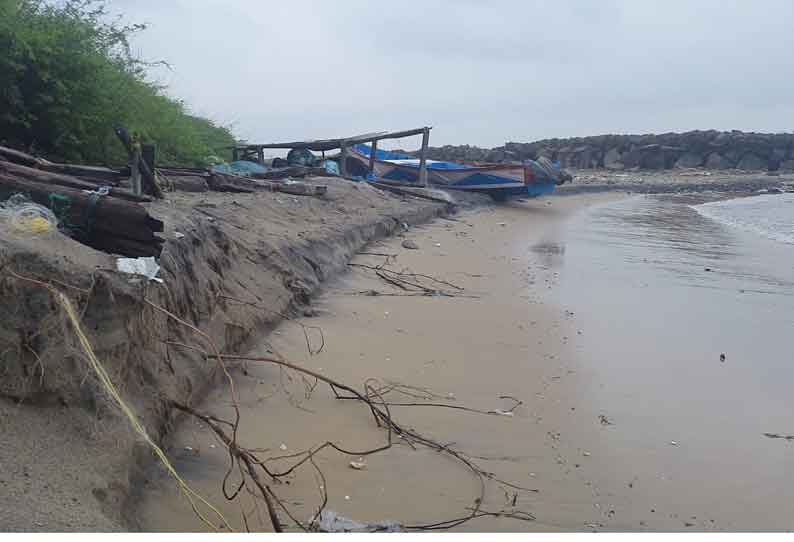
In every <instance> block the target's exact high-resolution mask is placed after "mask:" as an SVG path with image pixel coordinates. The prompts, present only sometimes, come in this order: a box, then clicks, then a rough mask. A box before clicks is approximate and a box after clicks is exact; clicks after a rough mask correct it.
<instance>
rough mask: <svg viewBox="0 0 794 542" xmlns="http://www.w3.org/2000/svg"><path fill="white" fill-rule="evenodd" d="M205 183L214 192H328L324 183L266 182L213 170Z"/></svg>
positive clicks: (304, 194)
mask: <svg viewBox="0 0 794 542" xmlns="http://www.w3.org/2000/svg"><path fill="white" fill-rule="evenodd" d="M207 184H208V185H209V187H210V190H214V191H216V192H241V193H251V192H255V191H258V190H268V191H271V192H283V193H285V194H292V195H294V196H322V195H323V194H325V193H326V192H328V187H327V186H325V185H312V184H307V183H301V182H291V183H286V182H267V181H262V180H256V179H251V178H249V177H243V176H241V175H234V174H230V173H220V172H213V173H212V174H211V175H210V177H209V179H208V180H207Z"/></svg>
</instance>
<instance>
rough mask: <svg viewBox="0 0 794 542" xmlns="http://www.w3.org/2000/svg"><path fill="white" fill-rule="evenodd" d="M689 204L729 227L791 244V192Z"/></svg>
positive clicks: (793, 216) (793, 199)
mask: <svg viewBox="0 0 794 542" xmlns="http://www.w3.org/2000/svg"><path fill="white" fill-rule="evenodd" d="M691 207H692V209H694V210H695V211H697V212H698V213H699V214H700V215H701V216H704V217H706V218H709V219H711V220H714V221H715V222H719V223H720V224H724V225H726V226H728V227H731V228H736V229H739V230H742V231H746V232H750V233H754V234H756V235H760V236H763V237H766V238H767V239H772V240H773V241H778V242H781V243H787V244H794V193H787V194H762V195H757V196H751V197H746V198H736V199H729V200H722V201H713V202H709V203H703V204H701V205H692V206H691Z"/></svg>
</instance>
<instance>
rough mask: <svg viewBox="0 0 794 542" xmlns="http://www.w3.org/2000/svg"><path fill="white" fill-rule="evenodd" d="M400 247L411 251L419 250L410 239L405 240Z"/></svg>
mask: <svg viewBox="0 0 794 542" xmlns="http://www.w3.org/2000/svg"><path fill="white" fill-rule="evenodd" d="M402 245H403V248H407V249H411V250H418V249H419V245H417V244H416V242H414V241H413V240H411V239H406V240H405V241H403V243H402Z"/></svg>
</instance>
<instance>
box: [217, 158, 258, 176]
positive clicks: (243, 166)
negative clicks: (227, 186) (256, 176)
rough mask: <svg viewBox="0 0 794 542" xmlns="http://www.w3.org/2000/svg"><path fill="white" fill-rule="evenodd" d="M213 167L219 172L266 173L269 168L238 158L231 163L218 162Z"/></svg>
mask: <svg viewBox="0 0 794 542" xmlns="http://www.w3.org/2000/svg"><path fill="white" fill-rule="evenodd" d="M212 169H213V170H215V171H217V172H219V173H238V174H239V173H249V174H250V173H266V172H267V170H268V169H267V168H266V167H265V166H263V165H262V164H257V163H256V162H251V161H249V160H237V161H236V162H231V163H229V164H217V165H215V166H212Z"/></svg>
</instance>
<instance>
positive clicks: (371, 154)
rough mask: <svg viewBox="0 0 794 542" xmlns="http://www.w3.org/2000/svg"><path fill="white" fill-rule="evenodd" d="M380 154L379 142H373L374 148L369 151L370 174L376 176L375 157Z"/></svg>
mask: <svg viewBox="0 0 794 542" xmlns="http://www.w3.org/2000/svg"><path fill="white" fill-rule="evenodd" d="M377 152H378V140H377V139H375V140H373V141H372V148H371V149H370V151H369V172H370V173H372V174H373V175H375V155H376V154H377Z"/></svg>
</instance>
